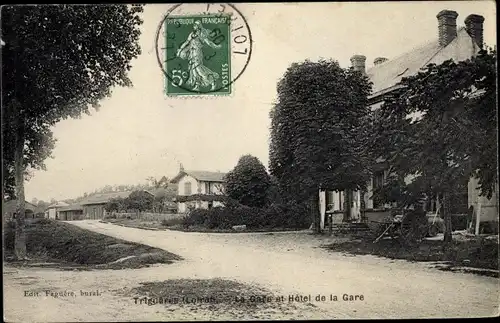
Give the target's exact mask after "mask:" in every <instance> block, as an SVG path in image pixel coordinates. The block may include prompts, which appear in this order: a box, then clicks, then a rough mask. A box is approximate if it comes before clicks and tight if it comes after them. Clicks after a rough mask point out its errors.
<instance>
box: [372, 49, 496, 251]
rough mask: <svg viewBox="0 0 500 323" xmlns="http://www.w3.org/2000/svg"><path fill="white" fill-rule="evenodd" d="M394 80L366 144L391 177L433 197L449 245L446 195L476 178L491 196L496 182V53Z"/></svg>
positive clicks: (451, 62) (479, 55)
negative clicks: (395, 84) (394, 86)
mask: <svg viewBox="0 0 500 323" xmlns="http://www.w3.org/2000/svg"><path fill="white" fill-rule="evenodd" d="M399 85H400V89H399V90H397V91H396V92H394V93H393V94H392V95H391V96H390V97H388V98H387V100H386V102H385V103H384V105H383V106H382V108H381V110H380V112H379V118H378V119H377V121H376V128H377V131H376V132H375V134H376V136H373V137H372V139H373V147H374V148H375V150H376V151H377V153H378V155H379V156H381V157H382V158H383V159H385V160H386V161H387V162H388V164H389V165H391V170H392V172H393V173H394V174H395V176H398V177H399V178H407V179H408V178H412V180H413V183H418V187H419V190H418V191H419V192H420V193H422V194H427V195H430V196H439V197H440V199H441V200H442V202H443V203H442V204H443V212H444V218H445V225H446V229H445V239H444V240H445V243H448V242H450V241H451V238H452V237H451V214H450V203H451V202H450V195H451V194H452V193H453V192H454V191H455V190H456V189H457V187H459V186H460V185H461V184H462V185H463V183H464V182H467V181H468V180H469V179H470V178H471V177H477V178H478V179H479V189H480V194H481V195H484V196H487V197H488V198H491V197H492V194H493V192H494V190H495V185H496V183H498V178H497V162H498V161H497V146H498V142H497V128H496V127H497V123H496V118H497V108H496V90H497V88H496V51H492V50H489V51H487V50H483V51H481V52H480V53H479V54H478V55H477V56H474V57H473V58H471V59H469V60H466V61H461V62H454V61H452V60H448V61H446V62H444V63H442V64H440V65H435V64H431V65H429V66H427V67H426V68H425V69H424V70H422V71H421V72H419V73H418V74H416V75H414V76H410V77H407V78H404V79H403V80H402V81H401V82H400V84H399ZM408 182H409V181H408V180H407V181H406V183H408Z"/></svg>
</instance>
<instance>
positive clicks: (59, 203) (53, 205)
mask: <svg viewBox="0 0 500 323" xmlns="http://www.w3.org/2000/svg"><path fill="white" fill-rule="evenodd" d="M68 205H69V204H68V203H66V202H63V201H59V202H56V203H54V204H51V205H49V206H47V209H54V208H56V209H58V208H60V207H63V206H68Z"/></svg>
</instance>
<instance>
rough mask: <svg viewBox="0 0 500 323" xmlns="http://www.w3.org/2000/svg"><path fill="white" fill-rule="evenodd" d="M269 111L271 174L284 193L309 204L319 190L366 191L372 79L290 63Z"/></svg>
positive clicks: (322, 64) (323, 65)
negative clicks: (370, 80) (367, 139)
mask: <svg viewBox="0 0 500 323" xmlns="http://www.w3.org/2000/svg"><path fill="white" fill-rule="evenodd" d="M277 90H278V99H277V103H276V105H275V106H274V107H273V109H272V111H271V114H270V116H271V119H272V121H271V142H270V172H271V174H272V175H273V176H274V177H275V178H276V180H277V181H278V183H279V186H280V189H281V192H282V194H284V195H285V196H287V198H288V199H292V200H295V201H296V202H299V203H300V202H304V201H307V200H308V201H310V203H311V207H312V209H311V210H312V216H313V221H314V223H315V224H316V230H317V231H319V221H318V217H319V211H318V190H320V189H324V190H333V191H344V190H348V191H352V190H363V189H364V188H365V185H366V183H367V181H368V180H369V178H370V171H369V170H370V168H369V165H370V163H371V159H370V156H369V149H368V148H369V146H368V145H367V143H366V138H367V135H368V133H369V125H370V122H369V108H368V95H369V93H370V91H371V84H370V83H369V81H368V78H367V77H366V76H364V75H363V74H361V73H360V72H357V71H354V70H353V69H351V68H349V69H344V68H341V67H340V66H339V64H338V63H337V62H336V61H331V60H329V61H326V60H320V61H319V62H311V61H305V62H302V63H294V64H292V65H291V66H290V67H289V68H288V69H287V71H286V72H285V75H284V76H283V78H282V79H281V80H280V81H279V83H278V87H277Z"/></svg>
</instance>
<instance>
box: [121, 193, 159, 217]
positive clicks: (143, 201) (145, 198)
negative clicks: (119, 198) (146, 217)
mask: <svg viewBox="0 0 500 323" xmlns="http://www.w3.org/2000/svg"><path fill="white" fill-rule="evenodd" d="M153 201H154V196H153V195H151V194H150V193H148V192H146V191H133V192H132V193H130V195H129V196H128V197H127V198H126V199H125V205H126V207H127V209H131V210H136V211H139V212H143V211H147V210H151V208H152V207H153Z"/></svg>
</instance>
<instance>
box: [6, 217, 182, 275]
mask: <svg viewBox="0 0 500 323" xmlns="http://www.w3.org/2000/svg"><path fill="white" fill-rule="evenodd" d="M26 238H27V240H26V248H27V251H28V254H29V257H30V259H32V262H42V263H48V262H50V263H57V264H59V265H60V266H64V267H82V268H83V267H87V268H106V269H121V268H140V267H145V266H148V265H150V264H156V263H163V264H169V263H172V262H173V261H174V260H181V259H182V258H181V257H179V256H177V255H175V254H172V253H170V252H167V251H165V250H162V249H158V248H153V247H150V246H146V245H142V244H137V243H133V242H128V241H124V240H120V239H116V238H113V237H109V236H106V235H103V234H99V233H96V232H92V231H88V230H84V229H81V228H78V227H76V226H73V225H71V224H68V223H62V222H58V221H53V220H46V219H40V220H37V221H34V222H31V223H27V225H26ZM13 247H14V230H13V226H12V225H8V226H7V228H6V230H5V254H4V255H5V257H6V260H9V259H11V257H12V256H13Z"/></svg>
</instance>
